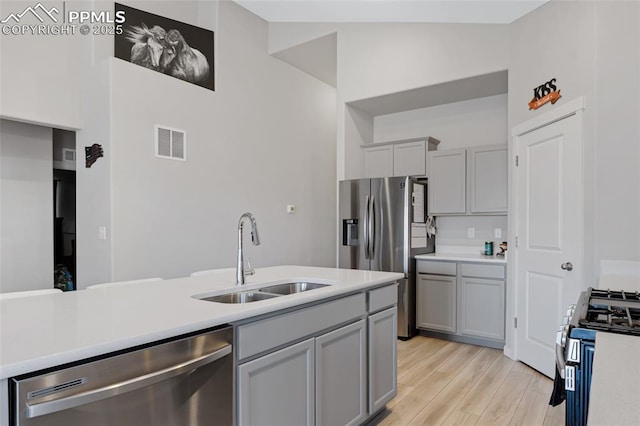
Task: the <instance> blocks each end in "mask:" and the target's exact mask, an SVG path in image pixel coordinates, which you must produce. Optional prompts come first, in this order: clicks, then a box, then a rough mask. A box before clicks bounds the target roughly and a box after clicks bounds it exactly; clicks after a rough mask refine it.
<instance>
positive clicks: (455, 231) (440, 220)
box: [436, 215, 507, 253]
mask: <svg viewBox="0 0 640 426" xmlns="http://www.w3.org/2000/svg"><path fill="white" fill-rule="evenodd" d="M467 228H474V232H475V236H474V238H467ZM496 228H500V229H501V230H502V238H495V236H494V235H495V234H494V230H495V229H496ZM436 229H437V232H436V251H446V250H443V246H458V247H460V246H462V247H474V248H476V249H477V250H478V253H484V243H485V241H493V252H494V253H497V252H498V251H499V250H498V245H499V244H500V243H501V242H502V241H507V216H506V215H504V216H480V215H475V216H471V215H470V216H438V217H437V218H436Z"/></svg>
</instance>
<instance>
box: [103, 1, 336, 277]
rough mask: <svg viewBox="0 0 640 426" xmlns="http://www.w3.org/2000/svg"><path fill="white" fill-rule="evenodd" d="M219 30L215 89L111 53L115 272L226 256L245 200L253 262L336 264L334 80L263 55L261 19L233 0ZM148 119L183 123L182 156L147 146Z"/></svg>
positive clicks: (149, 272)
mask: <svg viewBox="0 0 640 426" xmlns="http://www.w3.org/2000/svg"><path fill="white" fill-rule="evenodd" d="M134 6H135V5H134ZM164 7H165V9H166V7H167V5H166V4H164ZM147 10H149V11H151V12H155V11H156V9H155V8H154V6H153V5H150V4H149V5H148V7H147ZM188 11H189V8H186V12H185V8H182V9H181V11H180V19H181V20H183V21H185V22H194V21H195V19H196V14H190V13H189V12H188ZM155 13H160V12H155ZM163 13H165V14H166V13H170V11H166V10H165V11H164V12H163ZM213 24H214V23H213V22H209V23H208V24H207V23H206V22H204V21H203V19H202V16H200V25H206V27H208V28H211V26H212V25H213ZM216 37H217V57H216V61H217V64H216V91H215V92H212V91H209V90H205V89H202V88H200V87H197V86H195V85H191V84H188V83H185V82H183V81H180V80H177V79H173V78H170V77H167V76H165V75H162V74H159V73H155V72H152V71H149V70H147V69H144V68H141V67H138V66H135V65H132V64H129V63H126V62H124V61H120V60H117V59H112V60H111V108H110V109H111V114H112V115H111V117H112V120H111V135H110V139H111V151H110V152H108V153H107V154H110V157H111V160H110V161H111V168H112V175H111V182H112V186H111V194H112V212H113V213H112V214H113V216H112V244H113V248H112V256H113V257H112V279H113V280H122V279H133V278H140V277H145V276H161V277H165V278H169V277H175V276H183V275H187V274H189V273H190V272H193V271H196V270H201V269H209V268H214V267H229V266H233V265H234V264H235V254H236V235H237V234H236V232H237V223H238V219H239V217H240V215H241V214H242V213H244V212H245V211H250V212H253V213H254V214H255V216H256V218H257V221H258V227H259V230H260V237H261V240H262V245H260V246H258V247H254V246H252V245H251V244H250V241H249V238H248V235H246V241H245V244H246V246H245V247H246V254H247V255H248V256H249V257H250V258H251V260H252V263H253V266H254V267H261V266H267V265H274V264H282V263H285V264H305V265H323V266H332V265H333V262H334V259H335V236H334V233H333V232H327V231H329V230H333V229H335V220H334V219H335V218H334V215H335V173H336V172H335V139H336V135H335V114H336V111H335V99H336V98H335V89H333V88H331V87H329V86H328V85H326V84H324V83H322V82H320V81H318V80H317V79H315V78H313V77H310V76H308V75H306V74H304V73H303V72H301V71H299V70H297V69H295V68H293V67H291V66H290V65H288V64H285V63H284V62H281V61H280V60H278V59H275V58H272V57H270V56H268V55H267V39H266V37H267V24H266V23H265V22H264V21H262V20H261V19H259V18H257V17H256V16H254V15H252V14H251V13H249V12H247V11H246V10H245V9H243V8H241V7H239V6H237V5H235V4H234V3H232V2H222V3H220V5H219V10H218V23H217V31H216ZM155 124H163V125H166V126H170V127H175V128H179V129H183V130H185V131H186V132H187V141H188V142H187V143H188V146H187V158H188V160H187V161H186V162H179V161H170V160H164V159H158V158H155V157H154V145H153V126H154V125H155ZM107 154H106V155H107ZM287 204H295V205H296V206H297V208H298V210H297V212H296V213H295V214H293V215H288V214H287V213H286V211H285V208H286V205H287Z"/></svg>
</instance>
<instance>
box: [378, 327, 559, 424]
mask: <svg viewBox="0 0 640 426" xmlns="http://www.w3.org/2000/svg"><path fill="white" fill-rule="evenodd" d="M552 389H553V382H552V381H551V380H550V379H549V378H547V377H546V376H544V375H542V374H540V373H538V372H537V371H535V370H533V369H531V368H529V367H528V366H526V365H525V364H522V363H520V362H516V361H513V360H511V359H509V358H507V357H505V356H504V355H503V354H502V351H499V350H496V349H490V348H483V347H480V346H473V345H465V344H462V343H455V342H448V341H444V340H439V339H433V338H429V337H423V336H416V337H414V338H412V339H410V340H408V341H406V342H403V341H398V396H396V397H395V398H394V399H393V400H392V401H391V402H390V403H389V404H387V408H388V409H387V411H386V412H385V413H383V414H382V415H380V416H379V417H378V418H377V419H375V421H374V424H375V425H380V426H382V425H417V424H430V425H440V424H442V425H474V424H475V425H507V424H509V425H563V424H564V404H562V405H560V406H558V407H555V408H554V407H551V406H549V405H548V403H549V397H550V396H551V390H552Z"/></svg>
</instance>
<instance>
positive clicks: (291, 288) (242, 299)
mask: <svg viewBox="0 0 640 426" xmlns="http://www.w3.org/2000/svg"><path fill="white" fill-rule="evenodd" d="M329 285H330V284H320V283H308V282H292V283H284V284H276V285H271V286H268V287H263V288H260V289H256V290H247V291H239V292H233V293H226V294H219V295H217V296H211V297H205V298H202V299H200V300H206V301H207V302H218V303H250V302H257V301H259V300H266V299H272V298H274V297H279V296H286V295H288V294H296V293H302V292H305V291H309V290H315V289H318V288H323V287H328V286H329Z"/></svg>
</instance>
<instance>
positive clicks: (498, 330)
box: [416, 260, 505, 347]
mask: <svg viewBox="0 0 640 426" xmlns="http://www.w3.org/2000/svg"><path fill="white" fill-rule="evenodd" d="M417 270H418V278H417V284H416V286H417V288H416V322H417V327H418V328H419V329H422V330H425V331H432V332H437V333H445V334H444V335H445V336H446V335H450V336H452V337H451V338H452V340H458V341H467V342H469V343H474V344H486V345H487V346H491V347H499V346H500V345H502V344H504V332H505V266H504V265H499V264H482V263H472V262H454V261H448V262H447V261H431V260H418V262H417ZM454 337H455V338H454ZM465 338H466V339H467V340H464V339H465ZM468 339H472V340H468Z"/></svg>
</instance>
